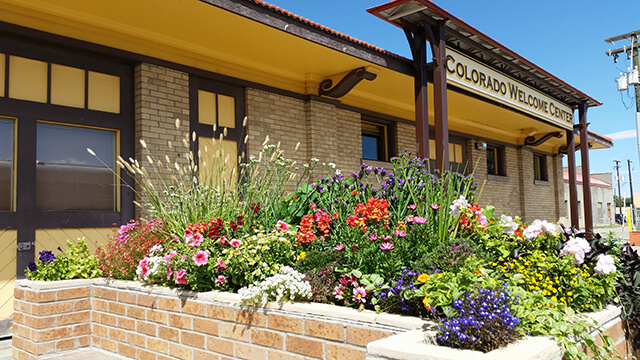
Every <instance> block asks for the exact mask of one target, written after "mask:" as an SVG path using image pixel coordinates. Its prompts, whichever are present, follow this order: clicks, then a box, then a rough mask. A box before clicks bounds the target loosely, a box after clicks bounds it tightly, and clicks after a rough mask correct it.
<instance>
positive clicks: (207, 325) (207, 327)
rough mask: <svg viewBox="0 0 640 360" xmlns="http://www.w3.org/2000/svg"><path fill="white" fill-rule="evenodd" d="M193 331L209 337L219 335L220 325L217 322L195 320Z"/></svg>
mask: <svg viewBox="0 0 640 360" xmlns="http://www.w3.org/2000/svg"><path fill="white" fill-rule="evenodd" d="M193 330H194V331H196V332H199V333H205V334H209V335H218V332H219V331H218V330H219V323H218V321H216V320H208V319H201V318H197V317H196V318H193Z"/></svg>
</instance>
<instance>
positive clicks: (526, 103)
mask: <svg viewBox="0 0 640 360" xmlns="http://www.w3.org/2000/svg"><path fill="white" fill-rule="evenodd" d="M447 55H448V58H447V63H446V65H447V66H446V68H447V82H448V83H451V84H455V85H458V86H460V87H462V88H465V89H467V90H469V91H471V92H474V93H476V94H479V95H482V96H486V97H489V98H491V99H493V100H496V101H498V102H500V103H503V104H505V105H508V106H510V107H512V108H515V109H518V110H520V111H523V112H526V113H528V114H531V115H533V116H535V117H538V118H542V119H545V120H547V121H550V122H552V123H554V124H557V125H558V126H560V127H562V128H564V129H567V130H571V129H573V109H571V107H569V106H567V105H566V104H564V103H561V102H559V101H558V100H555V99H552V98H551V97H549V96H547V95H545V94H542V93H540V92H539V91H537V90H535V89H533V88H531V87H529V86H528V85H525V84H523V83H521V82H519V81H517V80H514V79H512V78H510V77H508V76H505V75H503V74H501V73H499V72H497V71H495V70H493V69H491V68H489V67H487V66H485V65H482V64H480V63H478V62H476V61H475V60H472V59H470V58H468V57H466V56H465V55H462V54H460V53H458V52H457V51H454V50H451V49H447Z"/></svg>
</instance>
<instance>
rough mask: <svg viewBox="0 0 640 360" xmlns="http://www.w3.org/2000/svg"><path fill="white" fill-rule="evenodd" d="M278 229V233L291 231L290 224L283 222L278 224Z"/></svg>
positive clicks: (280, 221)
mask: <svg viewBox="0 0 640 360" xmlns="http://www.w3.org/2000/svg"><path fill="white" fill-rule="evenodd" d="M276 229H278V231H289V224H287V223H286V222H284V221H282V220H278V222H277V223H276Z"/></svg>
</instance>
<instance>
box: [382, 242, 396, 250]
mask: <svg viewBox="0 0 640 360" xmlns="http://www.w3.org/2000/svg"><path fill="white" fill-rule="evenodd" d="M393 248H394V246H393V244H392V243H390V242H385V243H382V245H380V250H382V251H389V250H393Z"/></svg>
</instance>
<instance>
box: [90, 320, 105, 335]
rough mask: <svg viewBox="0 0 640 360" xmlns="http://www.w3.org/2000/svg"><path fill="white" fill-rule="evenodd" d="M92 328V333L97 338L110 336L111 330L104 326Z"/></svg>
mask: <svg viewBox="0 0 640 360" xmlns="http://www.w3.org/2000/svg"><path fill="white" fill-rule="evenodd" d="M91 328H92V333H93V334H94V335H97V336H102V337H107V336H109V335H108V334H109V328H108V327H106V326H104V325H100V324H95V323H94V324H91Z"/></svg>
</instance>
